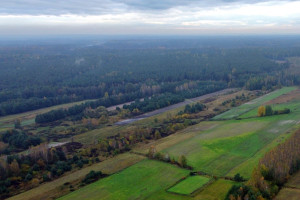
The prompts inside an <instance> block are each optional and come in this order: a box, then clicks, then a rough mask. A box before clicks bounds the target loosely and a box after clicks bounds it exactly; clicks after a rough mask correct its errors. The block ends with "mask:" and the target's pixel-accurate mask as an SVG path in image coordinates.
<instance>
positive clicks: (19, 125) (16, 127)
mask: <svg viewBox="0 0 300 200" xmlns="http://www.w3.org/2000/svg"><path fill="white" fill-rule="evenodd" d="M21 128H22V127H21V121H20V119H16V120H15V129H21Z"/></svg>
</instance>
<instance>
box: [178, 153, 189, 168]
mask: <svg viewBox="0 0 300 200" xmlns="http://www.w3.org/2000/svg"><path fill="white" fill-rule="evenodd" d="M178 163H179V165H180V166H181V167H183V168H186V167H187V159H186V157H185V156H184V155H181V156H180V157H179V160H178Z"/></svg>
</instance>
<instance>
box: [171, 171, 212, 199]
mask: <svg viewBox="0 0 300 200" xmlns="http://www.w3.org/2000/svg"><path fill="white" fill-rule="evenodd" d="M210 180H211V178H208V177H205V176H190V177H188V178H187V179H184V180H183V181H180V182H179V183H177V184H176V185H174V186H173V187H171V188H170V189H168V192H173V193H177V194H184V195H189V194H191V193H193V192H194V191H196V190H198V189H200V188H201V187H203V186H204V185H205V184H207V183H208V182H209V181H210Z"/></svg>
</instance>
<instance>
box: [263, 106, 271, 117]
mask: <svg viewBox="0 0 300 200" xmlns="http://www.w3.org/2000/svg"><path fill="white" fill-rule="evenodd" d="M265 109H266V116H271V115H273V109H272V107H271V106H270V105H267V106H266V107H265Z"/></svg>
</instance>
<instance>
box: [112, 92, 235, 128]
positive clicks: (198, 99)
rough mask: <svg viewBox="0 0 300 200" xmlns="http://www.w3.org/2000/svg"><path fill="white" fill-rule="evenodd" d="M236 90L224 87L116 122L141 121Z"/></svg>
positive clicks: (119, 123) (123, 123) (129, 122)
mask: <svg viewBox="0 0 300 200" xmlns="http://www.w3.org/2000/svg"><path fill="white" fill-rule="evenodd" d="M236 90H237V89H236V88H227V89H224V90H220V91H217V92H213V93H209V94H205V95H202V96H199V97H195V98H192V99H186V100H185V101H183V102H180V103H177V104H173V105H171V106H167V107H164V108H160V109H157V110H154V111H151V112H148V113H144V114H142V115H139V116H136V117H133V118H130V119H125V120H122V121H119V122H116V123H115V125H126V124H131V123H133V122H135V121H139V120H142V119H145V118H148V117H152V116H154V115H158V114H160V113H163V112H166V111H169V110H172V109H175V108H179V107H182V106H185V105H187V104H190V103H195V102H197V101H202V100H205V99H208V98H211V97H215V96H218V95H222V94H226V93H228V92H232V91H236Z"/></svg>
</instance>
